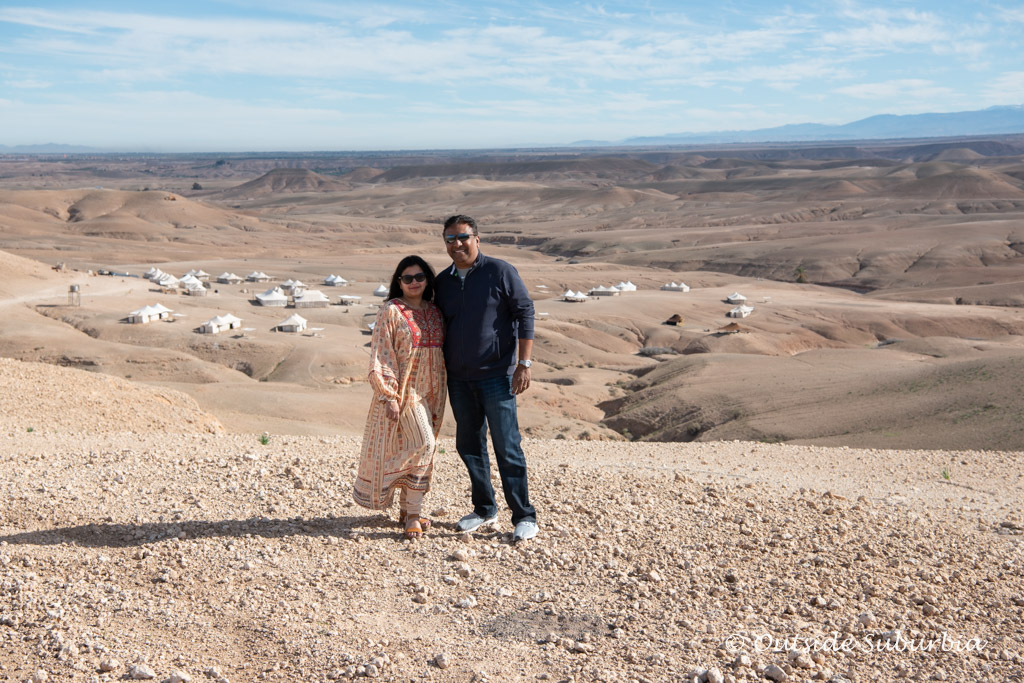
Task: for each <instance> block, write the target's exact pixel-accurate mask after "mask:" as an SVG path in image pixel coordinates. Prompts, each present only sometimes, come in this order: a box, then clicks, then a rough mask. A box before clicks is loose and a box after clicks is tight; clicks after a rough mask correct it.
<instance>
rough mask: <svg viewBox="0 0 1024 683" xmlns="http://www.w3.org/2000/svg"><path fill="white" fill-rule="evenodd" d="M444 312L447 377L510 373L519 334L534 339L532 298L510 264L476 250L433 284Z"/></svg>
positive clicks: (513, 364)
mask: <svg viewBox="0 0 1024 683" xmlns="http://www.w3.org/2000/svg"><path fill="white" fill-rule="evenodd" d="M434 287H435V290H436V294H435V302H436V303H437V305H438V307H439V308H440V309H441V313H442V314H443V315H444V322H445V336H444V360H445V367H446V369H447V370H448V377H450V378H451V379H455V380H462V381H467V380H478V379H490V378H492V377H500V376H501V375H511V374H512V373H513V372H514V371H515V366H516V345H517V343H518V341H517V340H519V339H533V301H532V300H531V299H530V295H529V293H528V292H527V291H526V285H524V284H523V280H522V278H520V277H519V273H518V272H517V271H516V269H515V268H513V267H512V265H511V264H509V263H506V262H505V261H502V260H500V259H495V258H487V257H486V256H484V255H483V253H478V254H477V258H476V262H475V263H474V264H473V265H472V266H471V267H470V269H469V272H468V273H466V279H465V280H463V279H461V278H460V277H459V273H458V271H457V270H456V268H455V264H454V263H453V264H452V265H451V266H450V267H448V268H446V269H445V270H443V271H441V273H440V274H438V276H437V280H436V282H435V284H434Z"/></svg>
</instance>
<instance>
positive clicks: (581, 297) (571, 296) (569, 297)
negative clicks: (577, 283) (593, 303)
mask: <svg viewBox="0 0 1024 683" xmlns="http://www.w3.org/2000/svg"><path fill="white" fill-rule="evenodd" d="M588 298H590V297H588V296H587V295H586V294H584V293H583V292H582V291H580V292H574V291H572V290H571V289H567V290H565V294H563V295H562V300H563V301H571V302H573V303H583V302H584V301H586V300H587V299H588Z"/></svg>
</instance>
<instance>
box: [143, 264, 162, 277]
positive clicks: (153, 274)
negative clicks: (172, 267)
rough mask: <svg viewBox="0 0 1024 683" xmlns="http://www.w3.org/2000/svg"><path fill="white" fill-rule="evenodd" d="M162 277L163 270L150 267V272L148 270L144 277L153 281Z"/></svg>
mask: <svg viewBox="0 0 1024 683" xmlns="http://www.w3.org/2000/svg"><path fill="white" fill-rule="evenodd" d="M160 275H163V271H162V270H160V269H159V268H157V267H156V266H150V267H149V270H147V271H146V272H145V274H144V275H143V276H142V277H144V278H146V279H147V280H152V279H154V278H156V277H158V276H160Z"/></svg>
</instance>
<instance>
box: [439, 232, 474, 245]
mask: <svg viewBox="0 0 1024 683" xmlns="http://www.w3.org/2000/svg"><path fill="white" fill-rule="evenodd" d="M470 237H476V235H474V234H473V233H471V232H460V233H459V234H458V235H445V236H444V241H445V243H446V244H455V242H456V241H458V242H465V241H466V240H468V239H469V238H470Z"/></svg>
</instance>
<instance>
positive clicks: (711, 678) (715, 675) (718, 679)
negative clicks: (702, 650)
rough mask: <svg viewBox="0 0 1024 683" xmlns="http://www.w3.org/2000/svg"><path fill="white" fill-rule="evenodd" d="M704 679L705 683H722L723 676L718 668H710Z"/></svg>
mask: <svg viewBox="0 0 1024 683" xmlns="http://www.w3.org/2000/svg"><path fill="white" fill-rule="evenodd" d="M705 680H706V681H707V683H723V681H725V676H724V675H722V672H721V671H719V670H718V669H715V668H711V669H708V671H707V675H706V677H705Z"/></svg>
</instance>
